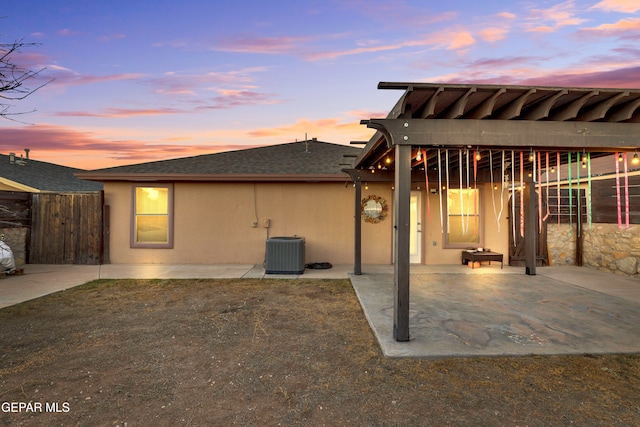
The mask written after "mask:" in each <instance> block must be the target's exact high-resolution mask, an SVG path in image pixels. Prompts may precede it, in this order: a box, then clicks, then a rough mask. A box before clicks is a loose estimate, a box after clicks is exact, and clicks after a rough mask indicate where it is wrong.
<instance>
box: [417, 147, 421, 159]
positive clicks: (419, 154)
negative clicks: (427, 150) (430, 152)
mask: <svg viewBox="0 0 640 427" xmlns="http://www.w3.org/2000/svg"><path fill="white" fill-rule="evenodd" d="M416 160H417V161H421V160H422V150H421V149H419V148H418V154H416Z"/></svg>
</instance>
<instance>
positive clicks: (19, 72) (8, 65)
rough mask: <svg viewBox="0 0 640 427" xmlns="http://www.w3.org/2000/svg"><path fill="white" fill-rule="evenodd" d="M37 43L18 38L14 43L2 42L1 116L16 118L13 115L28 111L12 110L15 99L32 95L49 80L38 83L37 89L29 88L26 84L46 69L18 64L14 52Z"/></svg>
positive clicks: (0, 44) (0, 49)
mask: <svg viewBox="0 0 640 427" xmlns="http://www.w3.org/2000/svg"><path fill="white" fill-rule="evenodd" d="M37 45H38V44H37V43H25V42H24V41H23V40H18V41H15V42H13V43H0V117H3V118H5V119H9V120H15V119H14V118H13V116H16V115H21V114H26V113H29V112H33V110H32V111H28V112H11V111H10V110H11V109H12V108H13V105H12V102H13V101H20V100H22V99H25V98H26V97H27V96H29V95H31V94H32V93H34V92H35V91H37V90H38V89H40V88H41V87H43V86H45V85H46V84H47V83H49V82H45V83H42V84H40V85H38V86H37V87H36V88H35V89H30V88H28V87H27V86H26V85H25V84H26V83H27V82H28V81H29V80H32V79H34V78H36V77H37V76H38V74H40V73H41V72H42V71H44V70H45V69H44V68H42V69H40V70H37V71H33V70H30V69H28V68H25V67H22V66H20V65H18V64H16V62H15V59H14V54H16V53H18V52H20V51H21V49H23V48H25V47H33V46H37Z"/></svg>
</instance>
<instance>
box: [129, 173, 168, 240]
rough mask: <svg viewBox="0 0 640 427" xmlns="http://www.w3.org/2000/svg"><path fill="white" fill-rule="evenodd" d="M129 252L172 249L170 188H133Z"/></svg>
mask: <svg viewBox="0 0 640 427" xmlns="http://www.w3.org/2000/svg"><path fill="white" fill-rule="evenodd" d="M131 247H132V248H172V247H173V187H172V186H171V185H136V186H134V187H133V215H132V220H131Z"/></svg>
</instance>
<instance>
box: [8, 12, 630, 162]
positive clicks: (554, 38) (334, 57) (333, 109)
mask: <svg viewBox="0 0 640 427" xmlns="http://www.w3.org/2000/svg"><path fill="white" fill-rule="evenodd" d="M15 41H22V42H24V43H34V45H29V46H25V47H24V48H23V49H22V50H21V52H18V53H16V54H15V55H14V56H13V59H14V62H15V63H16V64H17V65H20V66H21V67H26V68H28V69H30V70H34V71H38V70H41V71H40V73H39V74H38V76H37V78H34V79H31V80H29V81H27V82H25V85H24V87H25V88H28V89H35V88H37V87H39V86H40V85H41V84H43V83H46V84H45V85H44V86H43V87H41V88H39V89H38V90H36V91H35V92H33V93H32V94H31V95H29V96H28V97H27V98H25V99H23V100H15V101H5V102H3V103H4V104H8V105H9V107H10V109H9V112H11V113H13V114H14V115H12V116H10V117H11V120H7V119H2V118H0V152H1V153H3V154H8V153H9V152H15V153H16V154H21V153H24V149H25V148H29V149H30V158H33V159H37V160H42V161H47V162H51V163H56V164H60V165H65V166H71V167H77V168H81V169H98V168H104V167H112V166H119V165H126V164H134V163H143V162H149V161H155V160H164V159H172V158H178V157H187V156H194V155H200V154H208V153H215V152H219V151H228V150H236V149H243V148H251V147H257V146H263V145H270V144H281V143H286V142H293V141H302V140H304V139H305V138H309V139H311V138H318V140H320V141H326V142H333V143H339V144H349V143H350V141H363V140H368V139H369V138H370V137H371V136H372V135H373V131H372V130H371V129H367V128H366V126H363V125H361V124H360V120H362V119H369V118H373V117H385V116H386V115H387V113H388V112H389V110H390V109H391V108H392V107H393V105H394V104H395V102H396V101H397V100H398V98H399V97H400V96H401V95H402V92H400V91H397V90H379V89H377V85H378V83H379V82H381V81H386V82H429V83H477V84H515V85H542V86H576V87H594V88H600V87H602V88H604V87H612V88H629V89H634V88H638V89H640V1H639V0H569V1H556V0H550V1H518V0H482V1H478V0H459V1H450V2H446V1H444V2H443V1H435V0H433V1H432V0H416V1H414V0H384V1H381V0H335V1H334V0H312V1H305V0H271V1H269V2H267V1H262V0H251V1H249V0H235V1H233V2H232V1H218V0H209V1H206V0H200V1H195V0H181V1H175V0H171V1H166V0H128V1H121V0H110V1H97V0H94V1H79V0H68V1H67V0H55V1H48V2H42V1H41V0H3V2H2V7H1V10H0V43H3V44H6V43H13V42H15Z"/></svg>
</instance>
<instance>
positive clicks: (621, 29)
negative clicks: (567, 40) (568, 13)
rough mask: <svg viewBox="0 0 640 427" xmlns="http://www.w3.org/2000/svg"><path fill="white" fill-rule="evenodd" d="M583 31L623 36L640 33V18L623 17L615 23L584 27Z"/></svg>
mask: <svg viewBox="0 0 640 427" xmlns="http://www.w3.org/2000/svg"><path fill="white" fill-rule="evenodd" d="M580 32H581V33H587V34H597V35H603V36H623V37H629V35H630V34H635V36H636V37H637V36H638V35H640V18H628V19H621V20H619V21H618V22H615V23H613V24H602V25H598V26H597V27H592V28H584V29H582V30H581V31H580Z"/></svg>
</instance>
